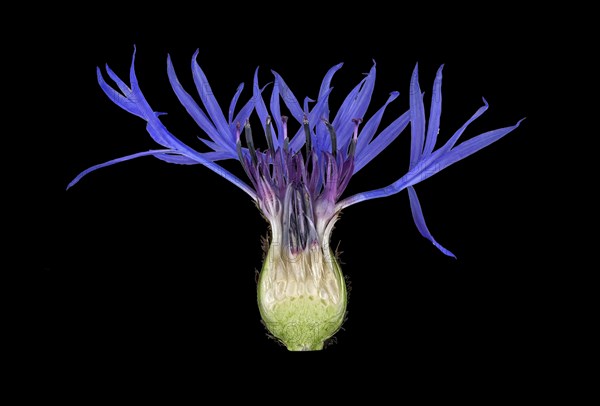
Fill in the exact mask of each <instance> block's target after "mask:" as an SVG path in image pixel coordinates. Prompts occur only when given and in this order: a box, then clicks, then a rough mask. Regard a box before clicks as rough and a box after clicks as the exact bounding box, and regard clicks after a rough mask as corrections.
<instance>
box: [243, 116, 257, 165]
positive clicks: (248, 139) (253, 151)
mask: <svg viewBox="0 0 600 406" xmlns="http://www.w3.org/2000/svg"><path fill="white" fill-rule="evenodd" d="M244 131H245V133H246V144H248V150H249V151H250V157H251V158H252V165H255V166H256V164H257V162H258V158H257V157H256V149H255V148H254V140H253V139H252V129H251V128H250V120H246V125H245V126H244Z"/></svg>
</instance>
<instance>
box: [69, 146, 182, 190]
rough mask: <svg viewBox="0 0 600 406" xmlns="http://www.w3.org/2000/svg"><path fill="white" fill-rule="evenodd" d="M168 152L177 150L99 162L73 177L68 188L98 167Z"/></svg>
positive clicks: (149, 152) (137, 154) (155, 151)
mask: <svg viewBox="0 0 600 406" xmlns="http://www.w3.org/2000/svg"><path fill="white" fill-rule="evenodd" d="M167 152H171V153H176V151H173V150H170V149H160V150H150V151H144V152H138V153H136V154H132V155H127V156H124V157H121V158H116V159H112V160H110V161H108V162H104V163H101V164H98V165H94V166H92V167H89V168H87V169H86V170H85V171H83V172H81V173H80V174H79V175H77V176H75V179H73V180H72V181H71V182H70V183H69V184H68V185H67V190H68V189H69V188H70V187H72V186H74V185H75V184H76V183H77V182H79V181H80V180H81V178H83V177H84V176H85V175H87V174H88V173H90V172H93V171H95V170H96V169H100V168H104V167H106V166H110V165H114V164H118V163H119V162H125V161H129V160H131V159H135V158H139V157H142V156H148V155H157V154H164V153H167Z"/></svg>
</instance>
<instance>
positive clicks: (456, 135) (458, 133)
mask: <svg viewBox="0 0 600 406" xmlns="http://www.w3.org/2000/svg"><path fill="white" fill-rule="evenodd" d="M488 107H489V105H488V103H487V101H486V100H485V99H483V106H482V107H480V108H479V109H478V110H477V111H476V112H475V114H473V116H471V118H470V119H468V120H467V122H466V123H464V124H463V125H462V127H460V128H459V129H458V130H457V131H456V132H455V133H454V135H452V137H450V139H449V140H448V141H447V142H446V143H445V144H444V145H443V146H442V147H440V148H439V149H438V150H437V151H436V152H435V153H436V154H437V153H439V154H444V153H445V152H446V151H448V150H450V149H452V147H453V146H454V144H456V141H458V139H459V138H460V136H461V135H462V133H464V132H465V130H466V129H467V127H468V126H469V124H471V123H472V122H473V121H475V120H476V119H477V118H478V117H479V116H481V115H482V114H483V113H485V111H486V110H487V109H488Z"/></svg>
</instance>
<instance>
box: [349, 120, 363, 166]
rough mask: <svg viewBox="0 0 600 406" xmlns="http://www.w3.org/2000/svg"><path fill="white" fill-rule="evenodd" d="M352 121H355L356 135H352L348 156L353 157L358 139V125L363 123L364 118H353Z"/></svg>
mask: <svg viewBox="0 0 600 406" xmlns="http://www.w3.org/2000/svg"><path fill="white" fill-rule="evenodd" d="M352 122H353V123H354V135H353V136H352V141H351V142H350V149H349V150H348V156H351V157H353V156H354V152H355V151H356V141H357V139H358V126H359V124H360V123H362V118H353V119H352Z"/></svg>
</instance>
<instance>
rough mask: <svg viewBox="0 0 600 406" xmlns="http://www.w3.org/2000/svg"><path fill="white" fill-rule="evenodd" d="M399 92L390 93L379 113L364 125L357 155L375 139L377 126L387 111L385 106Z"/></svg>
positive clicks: (357, 145) (359, 136)
mask: <svg viewBox="0 0 600 406" xmlns="http://www.w3.org/2000/svg"><path fill="white" fill-rule="evenodd" d="M398 95H399V93H398V92H392V93H390V97H388V99H387V101H386V102H385V104H384V105H383V107H381V108H380V109H379V110H378V111H377V113H375V114H374V115H373V116H372V117H371V118H370V119H369V121H367V123H366V124H365V125H364V127H363V128H362V130H361V132H360V134H359V135H358V141H357V143H356V156H358V155H360V153H361V152H362V151H363V150H364V149H365V148H366V147H367V145H368V144H369V143H370V142H371V140H372V139H373V136H374V135H375V132H377V128H379V123H381V118H382V117H383V113H384V112H385V108H386V107H387V105H388V104H390V103H391V102H392V101H394V100H395V99H396V98H397V97H398Z"/></svg>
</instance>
